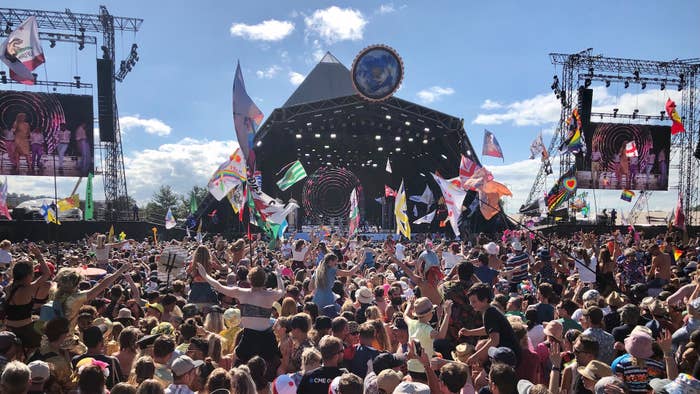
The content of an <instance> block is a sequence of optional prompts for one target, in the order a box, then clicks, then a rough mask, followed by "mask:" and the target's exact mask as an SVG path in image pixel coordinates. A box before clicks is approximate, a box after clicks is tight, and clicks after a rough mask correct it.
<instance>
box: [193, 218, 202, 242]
mask: <svg viewBox="0 0 700 394" xmlns="http://www.w3.org/2000/svg"><path fill="white" fill-rule="evenodd" d="M195 237H196V240H197V243H200V244H201V243H202V238H203V237H202V219H199V226H197V233H196V234H195Z"/></svg>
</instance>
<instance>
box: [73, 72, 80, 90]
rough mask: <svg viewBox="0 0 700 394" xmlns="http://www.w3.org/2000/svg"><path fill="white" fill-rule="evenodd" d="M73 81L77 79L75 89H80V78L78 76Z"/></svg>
mask: <svg viewBox="0 0 700 394" xmlns="http://www.w3.org/2000/svg"><path fill="white" fill-rule="evenodd" d="M73 79H75V87H76V88H78V89H80V77H79V76H77V75H76V76H74V77H73Z"/></svg>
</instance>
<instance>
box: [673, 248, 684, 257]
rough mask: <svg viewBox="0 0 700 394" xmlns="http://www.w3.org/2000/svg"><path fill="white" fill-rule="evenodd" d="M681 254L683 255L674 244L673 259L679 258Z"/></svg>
mask: <svg viewBox="0 0 700 394" xmlns="http://www.w3.org/2000/svg"><path fill="white" fill-rule="evenodd" d="M681 256H683V251H682V250H681V249H678V248H677V247H675V246H674V247H673V260H674V261H678V259H680V258H681Z"/></svg>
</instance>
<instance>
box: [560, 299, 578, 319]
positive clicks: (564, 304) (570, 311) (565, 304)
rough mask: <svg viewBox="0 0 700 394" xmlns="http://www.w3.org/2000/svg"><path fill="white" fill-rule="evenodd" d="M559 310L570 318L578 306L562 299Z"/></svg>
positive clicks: (569, 300)
mask: <svg viewBox="0 0 700 394" xmlns="http://www.w3.org/2000/svg"><path fill="white" fill-rule="evenodd" d="M561 308H562V309H563V310H565V311H566V313H568V314H569V316H571V315H573V314H574V312H576V310H577V309H578V304H577V303H575V302H574V301H573V300H571V299H569V298H564V299H563V300H561Z"/></svg>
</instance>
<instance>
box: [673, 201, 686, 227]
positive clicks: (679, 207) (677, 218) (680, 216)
mask: <svg viewBox="0 0 700 394" xmlns="http://www.w3.org/2000/svg"><path fill="white" fill-rule="evenodd" d="M673 227H676V228H679V229H681V230H683V231H685V214H684V213H683V199H682V198H681V196H680V194H679V195H678V203H677V204H676V209H675V211H674V215H673Z"/></svg>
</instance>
